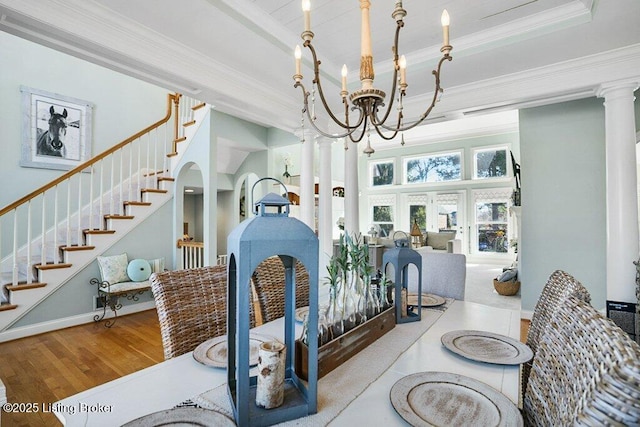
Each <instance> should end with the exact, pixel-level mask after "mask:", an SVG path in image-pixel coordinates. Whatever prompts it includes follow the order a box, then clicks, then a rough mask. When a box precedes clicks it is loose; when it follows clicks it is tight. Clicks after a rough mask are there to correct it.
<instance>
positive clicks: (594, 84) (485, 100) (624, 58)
mask: <svg viewBox="0 0 640 427" xmlns="http://www.w3.org/2000/svg"><path fill="white" fill-rule="evenodd" d="M639 78H640V43H639V44H634V45H631V46H626V47H622V48H619V49H614V50H611V51H608V52H605V53H601V54H597V55H590V56H585V57H582V58H578V59H572V60H568V61H564V62H560V63H556V64H551V65H548V66H544V67H539V68H535V69H531V70H527V71H522V72H518V73H513V74H509V75H504V76H499V77H495V78H491V79H486V80H482V81H477V82H473V83H469V84H465V85H460V86H456V87H452V88H447V89H446V90H445V92H444V94H443V96H442V98H441V101H440V102H439V103H438V104H437V105H436V108H435V109H434V113H435V114H437V115H440V116H446V115H448V114H452V113H456V112H463V113H465V115H466V114H467V113H473V112H478V111H479V110H483V112H487V111H498V110H500V109H506V108H511V109H513V108H521V107H523V106H527V107H529V106H535V105H545V104H550V103H554V102H562V101H567V100H573V99H579V98H587V97H591V96H596V91H597V89H598V88H599V87H600V86H601V85H602V84H605V83H609V82H618V81H637V80H638V79H639ZM431 96H433V95H432V94H424V95H420V96H415V97H411V98H409V99H405V101H404V105H405V110H409V111H419V110H420V109H421V107H422V106H423V105H425V104H426V103H427V100H428V99H430V97H431ZM407 122H410V120H409V119H407Z"/></svg>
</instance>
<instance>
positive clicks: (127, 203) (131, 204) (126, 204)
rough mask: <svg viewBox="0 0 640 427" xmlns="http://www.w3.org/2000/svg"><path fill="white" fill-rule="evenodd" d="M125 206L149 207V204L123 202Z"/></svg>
mask: <svg viewBox="0 0 640 427" xmlns="http://www.w3.org/2000/svg"><path fill="white" fill-rule="evenodd" d="M158 180H165V178H158ZM123 204H124V205H125V206H151V202H123Z"/></svg>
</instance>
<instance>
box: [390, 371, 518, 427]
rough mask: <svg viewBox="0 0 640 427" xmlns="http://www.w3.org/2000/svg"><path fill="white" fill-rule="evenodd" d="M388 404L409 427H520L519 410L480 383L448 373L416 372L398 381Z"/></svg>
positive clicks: (501, 395) (506, 399)
mask: <svg viewBox="0 0 640 427" xmlns="http://www.w3.org/2000/svg"><path fill="white" fill-rule="evenodd" d="M389 398H390V399H391V404H392V405H393V408H394V409H395V410H396V412H397V413H398V415H400V416H401V417H402V418H403V419H404V420H405V421H407V422H408V423H409V424H411V425H412V426H500V427H502V426H505V427H506V426H522V425H523V421H522V415H521V414H520V411H519V410H518V408H517V407H516V405H514V404H513V402H511V401H510V400H509V399H508V398H507V397H506V396H505V395H503V394H502V393H499V392H497V391H496V390H494V389H493V388H491V387H489V386H488V385H486V384H485V383H483V382H480V381H478V380H474V379H473V378H469V377H465V376H462V375H457V374H451V373H448V372H418V373H417V374H412V375H408V376H406V377H404V378H401V379H400V380H398V381H397V382H396V383H395V384H394V385H393V387H392V388H391V391H390V393H389Z"/></svg>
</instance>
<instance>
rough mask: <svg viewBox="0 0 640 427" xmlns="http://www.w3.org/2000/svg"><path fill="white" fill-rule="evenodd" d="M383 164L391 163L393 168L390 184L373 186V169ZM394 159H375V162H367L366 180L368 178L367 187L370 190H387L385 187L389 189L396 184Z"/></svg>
mask: <svg viewBox="0 0 640 427" xmlns="http://www.w3.org/2000/svg"><path fill="white" fill-rule="evenodd" d="M383 163H391V164H392V166H393V174H392V176H391V184H381V185H373V167H374V166H376V165H379V164H383ZM396 169H397V168H396V158H395V157H389V158H386V159H376V160H369V161H368V162H367V178H368V185H369V187H370V188H372V189H374V188H375V189H379V188H387V187H391V186H393V185H395V184H396V176H397V174H396Z"/></svg>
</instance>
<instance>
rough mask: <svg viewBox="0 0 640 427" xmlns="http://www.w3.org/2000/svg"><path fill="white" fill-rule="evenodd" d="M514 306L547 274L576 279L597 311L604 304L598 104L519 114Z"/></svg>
mask: <svg viewBox="0 0 640 427" xmlns="http://www.w3.org/2000/svg"><path fill="white" fill-rule="evenodd" d="M520 151H521V155H522V157H521V167H522V242H520V279H521V283H522V287H521V295H522V309H523V310H529V311H532V310H533V309H534V307H535V304H536V301H537V300H538V297H539V296H540V292H541V291H542V288H543V287H544V285H545V283H546V281H547V279H548V277H549V275H550V274H551V273H552V272H553V271H555V270H556V269H562V270H564V271H566V272H568V273H570V274H572V275H573V276H575V277H576V278H577V279H578V280H579V281H581V282H582V283H583V284H584V285H585V286H586V287H587V289H589V292H590V293H591V296H592V299H593V300H592V304H593V306H594V307H596V308H597V309H602V308H604V306H605V300H606V214H605V208H606V206H605V204H606V198H605V123H604V106H603V103H602V100H601V99H596V98H590V99H583V100H579V101H573V102H566V103H561V104H555V105H549V106H544V107H537V108H530V109H524V110H521V111H520Z"/></svg>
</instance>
